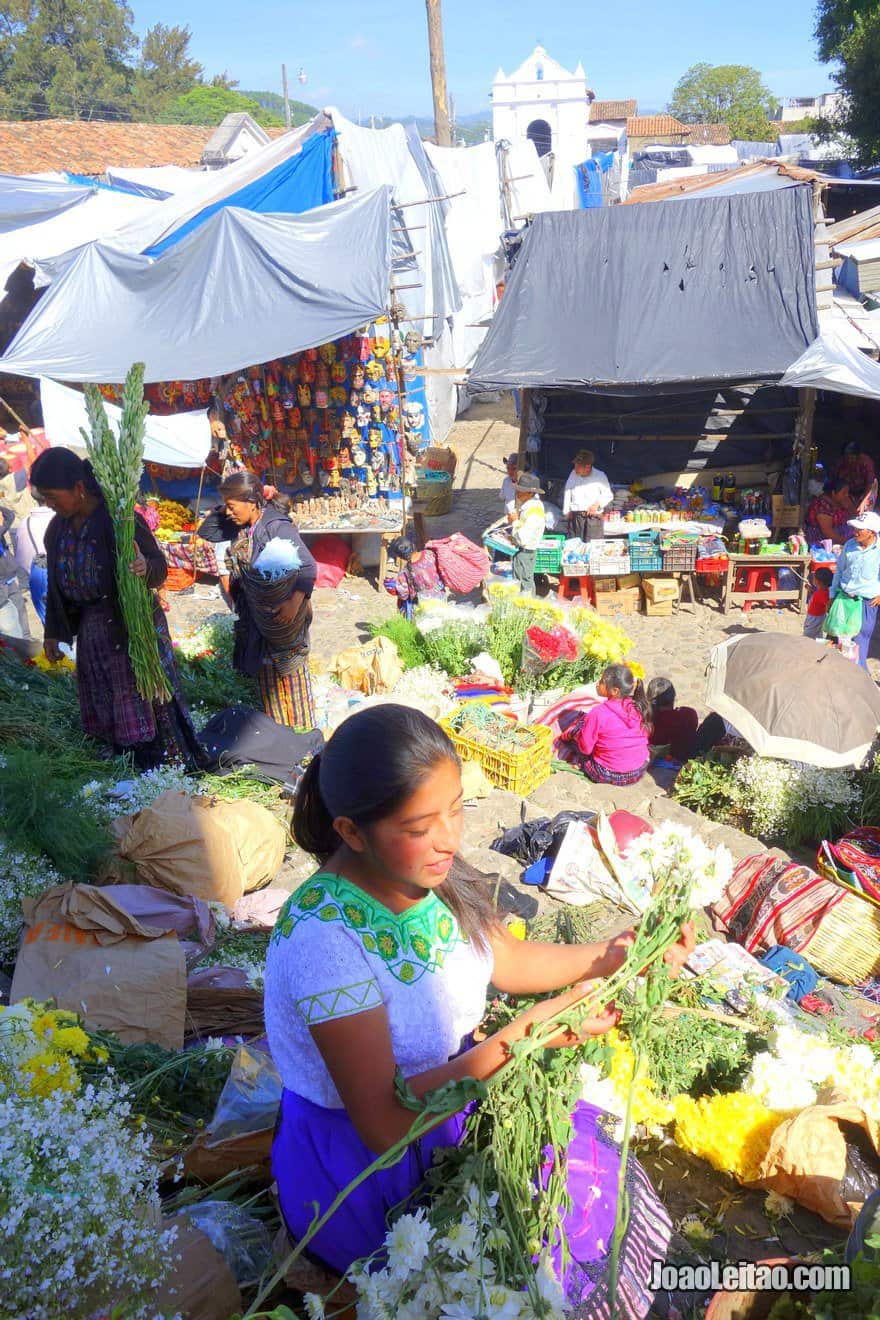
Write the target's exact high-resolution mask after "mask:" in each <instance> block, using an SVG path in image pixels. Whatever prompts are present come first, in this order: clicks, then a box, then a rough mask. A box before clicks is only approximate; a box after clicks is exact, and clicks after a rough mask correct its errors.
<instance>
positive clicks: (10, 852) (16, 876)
mask: <svg viewBox="0 0 880 1320" xmlns="http://www.w3.org/2000/svg"><path fill="white" fill-rule="evenodd" d="M60 884H63V879H62V877H61V876H60V875H59V873H58V872H57V871H56V870H55V868H54V866H53V865H52V863H51V862H50V861H49V859H48V857H42V856H40V854H38V853H28V852H24V851H22V850H21V849H18V848H16V849H13V848H11V847H10V846H9V844H7V843H4V841H3V840H2V839H0V963H6V964H8V963H12V962H14V961H15V955H16V952H17V950H18V937H19V933H20V931H21V920H22V917H21V904H22V899H25V898H36V897H37V896H38V895H39V894H43V893H45V892H46V890H47V889H52V888H53V887H54V886H55V885H60Z"/></svg>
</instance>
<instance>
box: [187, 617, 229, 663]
mask: <svg viewBox="0 0 880 1320" xmlns="http://www.w3.org/2000/svg"><path fill="white" fill-rule="evenodd" d="M234 627H235V616H234V615H232V614H214V615H212V616H211V618H210V619H209V620H208V622H207V623H205V624H203V625H202V627H201V628H197V629H196V631H195V632H192V633H190V634H189V636H187V637H181V639H180V641H179V642H177V644H176V648H175V649H176V650H177V652H178V654H179V655H181V656H183V658H184V659H185V660H193V659H195V657H196V656H200V655H205V653H206V652H208V651H222V650H225V649H228V648H230V647H231V646H232V632H233V629H234Z"/></svg>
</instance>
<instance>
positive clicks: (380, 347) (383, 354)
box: [373, 339, 391, 361]
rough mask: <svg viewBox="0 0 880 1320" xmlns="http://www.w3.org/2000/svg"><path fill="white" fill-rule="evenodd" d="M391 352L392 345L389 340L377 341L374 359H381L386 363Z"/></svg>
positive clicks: (374, 346)
mask: <svg viewBox="0 0 880 1320" xmlns="http://www.w3.org/2000/svg"><path fill="white" fill-rule="evenodd" d="M390 351H391V345H390V344H389V342H388V340H387V339H377V340H376V342H375V344H374V345H373V357H376V358H379V360H380V361H384V360H385V358H387V356H388V354H389V352H390Z"/></svg>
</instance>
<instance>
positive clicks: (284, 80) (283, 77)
mask: <svg viewBox="0 0 880 1320" xmlns="http://www.w3.org/2000/svg"><path fill="white" fill-rule="evenodd" d="M281 86H282V88H283V90H284V125H285V127H286V128H290V99H289V98H288V95H287V65H286V64H282V66H281Z"/></svg>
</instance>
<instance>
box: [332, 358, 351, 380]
mask: <svg viewBox="0 0 880 1320" xmlns="http://www.w3.org/2000/svg"><path fill="white" fill-rule="evenodd" d="M347 374H348V373H347V371H346V367H345V363H344V362H334V363H333V366H332V367H331V368H330V379H331V380H332V381H333V384H334V385H344V384H345V377H346V375H347Z"/></svg>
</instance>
